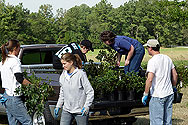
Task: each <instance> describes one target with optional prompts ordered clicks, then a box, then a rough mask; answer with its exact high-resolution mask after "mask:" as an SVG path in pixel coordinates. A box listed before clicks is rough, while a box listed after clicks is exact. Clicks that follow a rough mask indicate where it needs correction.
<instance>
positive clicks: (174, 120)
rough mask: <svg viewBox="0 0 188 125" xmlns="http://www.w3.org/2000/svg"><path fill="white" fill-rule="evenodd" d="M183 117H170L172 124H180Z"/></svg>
mask: <svg viewBox="0 0 188 125" xmlns="http://www.w3.org/2000/svg"><path fill="white" fill-rule="evenodd" d="M183 121H184V120H183V119H172V124H173V125H181V123H182V122H183Z"/></svg>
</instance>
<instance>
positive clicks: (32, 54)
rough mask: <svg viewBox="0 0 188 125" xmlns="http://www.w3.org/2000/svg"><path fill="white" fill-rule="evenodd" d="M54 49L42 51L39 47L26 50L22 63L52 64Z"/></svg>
mask: <svg viewBox="0 0 188 125" xmlns="http://www.w3.org/2000/svg"><path fill="white" fill-rule="evenodd" d="M52 60H53V58H52V50H45V51H41V50H39V49H34V50H24V52H23V56H22V59H21V62H22V65H31V64H52Z"/></svg>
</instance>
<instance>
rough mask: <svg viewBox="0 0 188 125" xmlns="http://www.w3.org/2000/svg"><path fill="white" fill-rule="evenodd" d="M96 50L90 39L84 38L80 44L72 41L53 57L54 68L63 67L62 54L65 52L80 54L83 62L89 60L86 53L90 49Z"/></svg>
mask: <svg viewBox="0 0 188 125" xmlns="http://www.w3.org/2000/svg"><path fill="white" fill-rule="evenodd" d="M90 50H91V51H92V52H93V51H94V49H93V47H92V43H91V42H90V41H89V40H82V41H81V42H80V44H79V45H78V44H77V43H75V42H72V43H70V44H68V45H66V46H64V47H63V48H61V49H60V50H59V51H58V52H57V53H56V54H55V55H54V57H53V68H54V69H62V64H61V61H60V59H61V56H62V55H63V54H65V53H73V54H78V55H79V56H80V58H81V60H82V62H83V63H85V62H87V58H86V55H85V54H86V53H87V52H88V51H90Z"/></svg>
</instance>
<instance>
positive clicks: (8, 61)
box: [0, 40, 32, 125]
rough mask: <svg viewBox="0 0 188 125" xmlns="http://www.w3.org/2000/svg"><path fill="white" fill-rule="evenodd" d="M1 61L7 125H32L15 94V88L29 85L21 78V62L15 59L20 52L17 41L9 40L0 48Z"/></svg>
mask: <svg viewBox="0 0 188 125" xmlns="http://www.w3.org/2000/svg"><path fill="white" fill-rule="evenodd" d="M1 51H2V61H1V63H0V72H1V80H2V88H4V89H5V93H4V97H5V98H6V99H7V101H6V102H5V108H6V112H7V116H8V121H9V125H15V124H16V123H17V122H20V123H21V124H22V125H32V120H31V117H30V116H29V114H28V113H27V109H26V107H25V105H24V103H23V101H22V100H21V96H20V95H18V94H16V93H15V90H16V88H18V87H19V86H21V84H23V85H27V84H30V82H29V81H28V80H26V79H24V78H23V74H22V71H21V62H20V60H19V59H18V58H17V56H18V54H19V51H20V44H19V41H17V40H9V41H8V42H7V43H5V44H3V45H2V46H1Z"/></svg>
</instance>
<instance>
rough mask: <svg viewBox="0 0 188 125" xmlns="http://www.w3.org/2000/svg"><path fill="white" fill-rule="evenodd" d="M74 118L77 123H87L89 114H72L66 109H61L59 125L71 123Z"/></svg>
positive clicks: (83, 124) (79, 124) (81, 124)
mask: <svg viewBox="0 0 188 125" xmlns="http://www.w3.org/2000/svg"><path fill="white" fill-rule="evenodd" d="M74 118H75V120H76V123H77V125H88V118H89V116H88V115H87V116H81V114H72V113H69V112H67V111H64V110H63V111H62V114H61V121H60V125H71V123H72V120H73V119H74Z"/></svg>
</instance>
